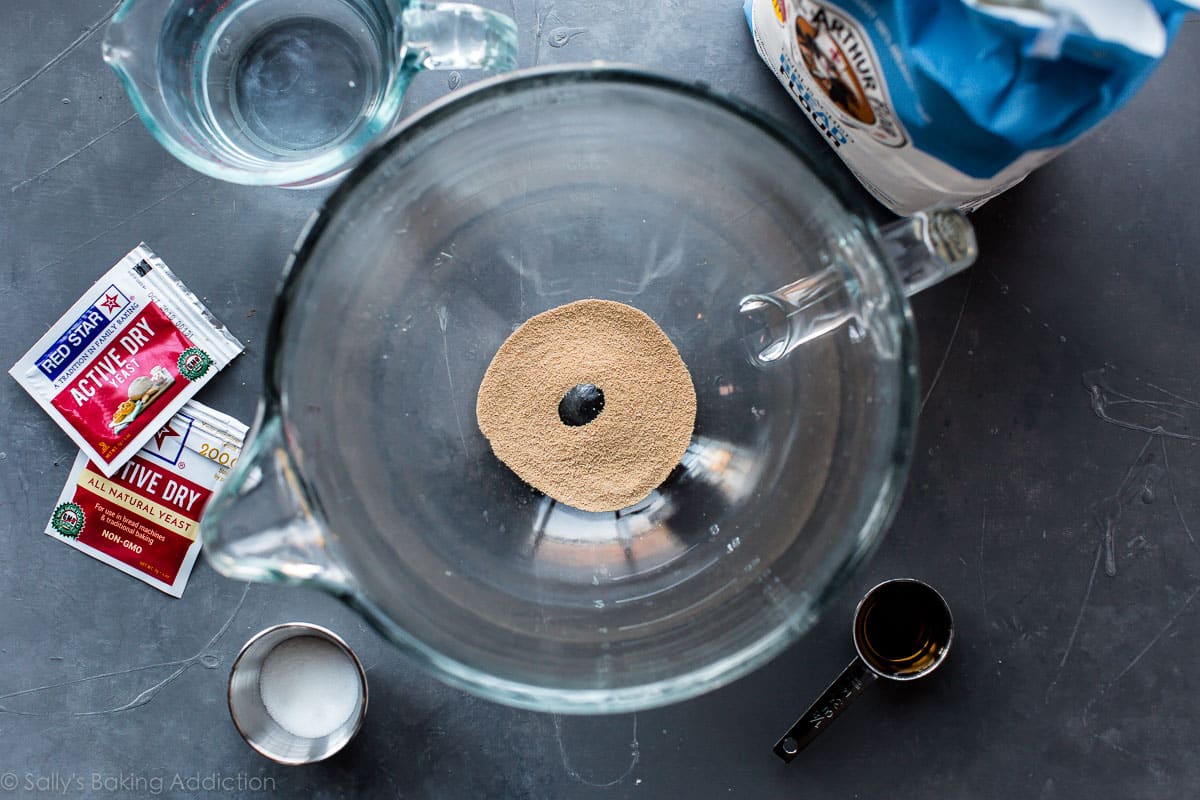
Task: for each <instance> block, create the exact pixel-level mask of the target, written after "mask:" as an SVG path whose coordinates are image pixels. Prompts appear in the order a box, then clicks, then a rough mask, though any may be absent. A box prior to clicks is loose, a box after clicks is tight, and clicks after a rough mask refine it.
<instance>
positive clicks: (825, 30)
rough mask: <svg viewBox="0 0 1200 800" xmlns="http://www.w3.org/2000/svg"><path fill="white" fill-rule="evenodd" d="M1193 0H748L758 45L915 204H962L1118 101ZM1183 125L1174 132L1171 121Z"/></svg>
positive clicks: (1047, 153) (822, 117) (827, 131)
mask: <svg viewBox="0 0 1200 800" xmlns="http://www.w3.org/2000/svg"><path fill="white" fill-rule="evenodd" d="M1197 8H1200V0H746V4H745V12H746V19H747V21H748V22H749V24H750V28H751V31H752V32H753V34H754V42H755V45H756V46H757V48H758V52H759V55H761V56H762V58H763V60H764V61H766V63H767V65H768V66H769V67H770V68H771V69H772V70H773V71H774V72H775V75H776V77H777V78H779V81H780V82H781V83H782V84H783V85H784V86H786V87H787V89H788V91H789V92H791V94H792V98H793V99H794V100H795V101H796V103H797V104H799V106H800V107H801V108H802V109H803V110H804V112H805V114H806V116H807V117H808V118H809V120H810V121H811V122H812V123H813V125H815V126H816V127H817V129H818V130H819V131H820V132H821V133H822V134H823V135H824V137H825V139H826V140H827V141H828V142H829V144H830V146H831V147H832V148H833V150H834V152H836V153H837V154H838V155H839V156H840V157H841V159H842V160H843V161H844V162H846V166H848V167H849V168H850V170H851V171H852V172H853V173H854V174H855V176H856V177H857V178H858V179H859V180H860V181H861V182H862V183H863V185H864V186H866V187H867V189H869V190H870V191H871V193H872V194H874V195H875V197H876V198H878V199H879V200H880V201H881V202H882V203H884V204H885V205H886V206H888V207H889V208H891V209H892V210H893V211H895V212H896V213H898V214H903V215H907V214H912V213H914V212H916V211H919V210H921V209H923V208H928V207H930V206H932V205H935V204H938V203H950V204H953V205H956V206H958V207H959V208H962V209H964V210H968V211H969V210H973V209H975V208H978V207H979V206H981V205H983V204H984V203H985V202H987V201H988V200H989V199H990V198H992V197H994V196H996V195H997V194H999V193H1001V192H1003V191H1004V190H1005V189H1008V188H1010V187H1012V186H1013V185H1015V184H1016V183H1018V182H1019V181H1020V180H1021V179H1022V178H1024V177H1025V176H1026V175H1028V174H1029V173H1030V172H1031V171H1032V170H1033V169H1035V168H1036V167H1038V166H1040V165H1042V164H1044V163H1046V162H1047V161H1049V160H1050V159H1051V158H1053V157H1054V156H1055V155H1057V154H1058V153H1059V152H1061V151H1062V150H1063V149H1064V148H1065V147H1067V146H1069V145H1070V144H1071V143H1072V142H1074V141H1075V140H1077V139H1078V138H1079V137H1080V136H1081V135H1082V134H1083V133H1085V132H1086V131H1088V130H1089V129H1090V128H1092V127H1093V126H1094V125H1096V124H1097V123H1098V122H1100V120H1102V119H1104V118H1105V117H1106V116H1108V115H1109V114H1111V113H1112V112H1113V111H1115V110H1116V109H1118V108H1120V107H1121V105H1122V104H1123V103H1124V102H1125V101H1126V100H1128V99H1129V98H1130V97H1131V96H1132V95H1133V93H1134V92H1136V91H1137V89H1138V88H1139V87H1140V86H1141V85H1142V83H1143V82H1144V81H1145V80H1146V78H1147V77H1149V75H1150V73H1151V72H1152V71H1153V70H1154V67H1155V66H1156V65H1157V64H1158V62H1159V60H1160V59H1161V58H1162V57H1163V55H1164V54H1165V53H1166V50H1167V46H1168V45H1169V44H1170V42H1171V40H1172V38H1173V37H1174V35H1175V33H1176V32H1177V31H1178V30H1179V26H1180V25H1181V24H1182V23H1183V19H1184V16H1185V15H1186V14H1187V12H1188V11H1189V10H1195V9H1197ZM1181 133H1183V132H1182V131H1181Z"/></svg>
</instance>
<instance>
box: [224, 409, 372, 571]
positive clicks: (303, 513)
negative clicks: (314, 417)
mask: <svg viewBox="0 0 1200 800" xmlns="http://www.w3.org/2000/svg"><path fill="white" fill-rule="evenodd" d="M254 427H255V430H256V433H255V434H252V437H251V438H252V441H251V442H250V444H249V445H248V446H247V448H246V451H245V452H244V453H243V455H242V457H241V459H239V461H238V463H237V465H236V466H235V467H234V469H233V472H232V473H231V474H230V476H229V477H228V478H227V479H226V481H225V483H224V485H223V486H222V487H221V490H220V491H219V492H218V493H217V495H216V496H215V497H214V498H213V499H212V501H211V502H210V503H209V504H208V507H207V509H206V510H205V513H204V517H203V518H202V519H201V521H200V535H201V536H202V537H203V542H204V554H205V556H206V557H207V558H208V561H209V563H210V564H212V566H213V568H214V569H216V570H217V572H220V573H221V574H222V575H225V576H227V577H230V578H237V579H239V580H250V581H259V582H262V583H288V584H307V585H315V586H317V587H319V588H323V589H326V590H327V591H330V592H332V593H333V594H337V595H347V594H350V593H351V592H352V585H351V583H350V580H349V578H348V577H347V575H346V574H345V572H344V571H343V570H342V569H341V568H340V567H339V566H338V565H337V564H336V563H335V562H334V560H333V559H332V557H331V556H330V553H329V551H328V543H329V533H328V532H327V531H326V529H325V527H324V525H323V524H322V523H321V521H320V519H319V518H318V517H317V516H316V514H314V512H313V509H312V507H311V505H310V503H309V500H308V497H307V496H306V494H305V490H304V486H303V483H302V481H301V478H300V473H299V470H298V469H297V467H296V463H295V457H294V456H293V455H292V452H291V451H290V450H289V448H288V446H287V435H286V429H285V427H284V424H283V421H282V420H281V419H280V418H279V416H278V414H275V413H274V412H271V411H265V410H263V409H260V411H259V418H258V422H257V423H256V424H255V426H254Z"/></svg>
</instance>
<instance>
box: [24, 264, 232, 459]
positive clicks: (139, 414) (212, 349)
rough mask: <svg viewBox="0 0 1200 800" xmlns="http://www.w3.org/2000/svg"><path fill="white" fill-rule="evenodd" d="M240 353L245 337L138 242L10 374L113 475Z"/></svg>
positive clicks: (88, 454)
mask: <svg viewBox="0 0 1200 800" xmlns="http://www.w3.org/2000/svg"><path fill="white" fill-rule="evenodd" d="M240 352H242V343H241V342H239V341H238V340H237V339H235V338H234V337H233V335H232V334H230V333H229V331H227V330H226V329H225V326H224V325H222V324H221V323H219V322H217V320H216V319H215V318H214V317H213V315H212V313H211V312H209V310H208V309H207V308H205V307H204V305H203V304H202V303H201V302H200V300H199V298H197V297H196V295H194V294H192V293H191V291H189V290H188V288H187V287H186V286H184V285H183V283H182V282H181V281H180V280H179V279H178V278H176V277H175V275H174V274H173V273H172V272H171V270H170V269H168V268H167V265H166V264H164V263H163V262H162V259H160V258H159V257H158V256H156V255H154V253H152V252H151V251H150V248H148V247H146V245H145V244H139V245H138V246H137V247H135V248H134V249H133V250H132V251H131V252H130V253H129V254H128V255H127V256H125V257H124V258H123V259H121V261H120V262H119V263H117V265H116V266H114V267H113V268H112V269H110V270H109V271H108V272H106V273H105V274H104V276H103V277H102V278H100V280H98V281H96V283H94V284H92V287H91V288H90V289H88V290H87V292H85V293H84V295H83V297H81V298H80V299H79V301H78V302H76V303H75V305H73V306H71V308H70V310H69V311H67V313H66V314H64V315H63V316H62V317H61V318H60V319H59V320H58V322H56V323H54V325H53V326H52V327H51V328H50V330H48V331H47V332H46V335H45V336H43V337H42V338H41V339H39V340H38V342H37V344H35V345H34V346H33V347H32V348H30V350H29V352H28V353H26V354H25V355H24V356H23V357H22V358H21V360H20V361H18V362H17V363H16V364H15V365H14V366H13V368H12V369H11V370H9V374H10V375H12V376H13V377H14V378H16V379H17V382H18V383H20V384H21V386H23V387H24V388H25V391H27V392H29V394H31V395H32V396H33V398H34V399H35V400H37V402H38V405H40V406H41V407H42V408H43V409H45V411H46V413H48V414H49V415H50V416H51V417H53V418H54V420H55V422H57V423H58V425H59V427H61V428H62V429H63V430H65V431H66V432H67V435H69V436H70V437H71V438H72V439H73V440H74V441H75V443H76V444H77V445H79V448H80V449H81V450H83V452H84V453H86V454H87V456H88V457H89V458H91V459H92V460H93V461H94V462H95V463H96V465H97V467H98V468H99V470H100V472H101V473H102V474H103V475H104V476H105V477H111V476H112V474H113V473H114V472H115V471H116V470H117V469H118V468H119V467H121V466H122V465H123V464H124V463H125V462H126V461H128V460H129V458H130V457H131V456H132V455H133V454H134V453H136V452H137V451H138V450H139V449H140V448H141V447H142V445H144V444H146V442H147V441H148V440H149V439H150V437H151V436H153V435H154V434H155V432H156V431H158V430H159V429H160V428H162V427H163V426H164V425H166V424H167V421H168V420H170V419H171V417H172V416H173V415H174V414H175V412H176V411H178V410H179V409H180V407H182V406H183V404H184V403H185V402H187V400H188V399H189V398H190V397H192V395H194V394H195V393H196V392H197V391H198V390H199V389H200V387H201V386H203V385H204V384H205V383H207V382H208V381H209V380H210V379H211V378H212V376H213V375H215V374H216V372H217V371H218V370H220V369H221V368H223V367H224V366H225V365H226V364H228V363H229V362H230V361H231V360H233V358H234V356H236V355H237V354H238V353H240Z"/></svg>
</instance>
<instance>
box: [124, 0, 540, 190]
mask: <svg viewBox="0 0 1200 800" xmlns="http://www.w3.org/2000/svg"><path fill="white" fill-rule="evenodd" d="M516 49H517V39H516V25H515V24H514V23H513V21H512V20H511V19H510V18H509V17H507V16H504V15H503V14H497V13H495V12H492V11H488V10H485V9H482V8H478V7H476V6H472V5H468V4H465V3H454V2H446V3H429V2H422V1H421V0H124V2H123V3H122V4H121V7H120V8H119V9H118V10H117V12H116V14H115V15H114V16H113V19H112V22H110V23H109V26H108V28H107V30H106V31H105V35H104V44H103V53H104V60H105V61H106V62H108V64H109V66H111V67H112V68H113V69H114V70H115V71H116V72H117V74H118V75H119V76H120V78H121V81H122V83H123V84H124V86H125V89H126V91H127V92H128V93H129V97H130V99H131V100H132V102H133V106H134V108H135V109H136V111H137V113H138V115H139V116H140V117H141V118H142V121H143V122H144V123H145V124H146V127H147V128H148V129H149V130H150V132H151V133H152V134H153V135H154V137H155V138H156V139H157V140H158V141H159V143H161V144H162V145H163V146H164V147H165V148H166V149H167V150H168V151H169V152H170V153H171V154H172V155H174V156H175V157H177V158H178V159H180V160H181V161H183V162H184V163H185V164H187V165H188V166H189V167H191V168H193V169H195V170H198V171H200V172H203V173H205V174H207V175H211V176H213V177H214V178H220V179H221V180H226V181H232V182H234V183H244V184H250V185H256V186H285V187H292V188H300V187H305V186H311V185H315V184H318V183H321V182H323V181H325V180H328V179H330V178H332V177H335V176H337V175H338V174H339V173H341V172H342V171H344V170H345V169H347V168H348V167H349V166H351V165H352V164H353V163H354V162H355V161H356V160H357V159H358V157H359V156H360V155H361V154H362V153H363V152H364V151H365V150H366V148H367V147H368V146H370V145H371V144H372V143H374V142H375V141H377V140H378V139H379V138H380V137H382V136H383V135H384V134H386V133H387V132H388V131H389V130H390V129H391V127H392V126H393V124H394V123H395V121H396V118H397V116H398V114H399V112H400V104H401V99H402V97H403V95H404V91H405V88H406V87H407V86H408V82H409V80H410V79H411V78H412V76H413V74H414V73H416V72H417V71H419V70H422V69H472V68H484V69H499V70H507V69H511V68H513V67H514V66H515V65H516Z"/></svg>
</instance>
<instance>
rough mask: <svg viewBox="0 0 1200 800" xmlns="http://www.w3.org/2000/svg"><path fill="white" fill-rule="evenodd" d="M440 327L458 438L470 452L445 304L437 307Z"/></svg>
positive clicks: (448, 315)
mask: <svg viewBox="0 0 1200 800" xmlns="http://www.w3.org/2000/svg"><path fill="white" fill-rule="evenodd" d="M437 320H438V327H439V328H441V330H442V357H443V359H444V360H445V362H446V381H447V382H448V383H449V384H450V398H449V401H450V407H451V408H452V409H454V423H455V424H456V425H457V426H458V440H459V441H460V442H462V448H463V453H464V454H468V453H470V450H469V449H468V448H467V435H466V434H465V433H464V432H463V424H462V417H461V416H460V415H459V413H458V403H457V402H456V399H457V397H458V394H457V393H456V392H455V391H454V375H453V374H451V372H450V343H449V342H448V341H447V339H446V327H447V326H448V325H449V324H450V312H449V311H447V310H446V307H445V306H438V308H437Z"/></svg>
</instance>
